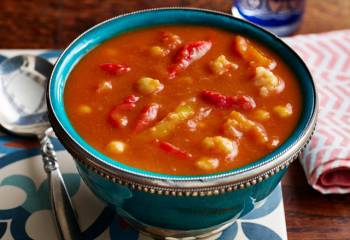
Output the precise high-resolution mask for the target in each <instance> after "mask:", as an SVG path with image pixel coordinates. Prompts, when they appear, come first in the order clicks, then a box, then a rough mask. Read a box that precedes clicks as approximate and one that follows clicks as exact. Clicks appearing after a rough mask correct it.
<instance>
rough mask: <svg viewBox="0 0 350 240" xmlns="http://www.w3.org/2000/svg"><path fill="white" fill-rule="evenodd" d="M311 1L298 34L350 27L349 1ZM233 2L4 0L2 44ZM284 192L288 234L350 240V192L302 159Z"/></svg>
mask: <svg viewBox="0 0 350 240" xmlns="http://www.w3.org/2000/svg"><path fill="white" fill-rule="evenodd" d="M306 2H307V5H306V13H305V17H304V21H303V23H302V25H301V28H300V29H299V31H298V32H297V33H299V34H305V33H319V32H325V31H330V30H338V29H345V28H350V0H306ZM231 4H232V1H230V0H197V1H189V0H187V1H186V0H183V1H181V0H142V1H141V0H140V1H137V0H130V1H122V0H77V1H74V0H70V1H68V0H0V48H2V49H9V48H46V49H48V48H65V47H66V46H67V45H68V44H69V43H70V42H71V41H72V40H73V39H74V38H75V37H77V36H78V35H79V34H80V33H82V32H83V31H85V30H86V29H88V28H90V27H91V26H93V25H95V24H96V23H99V22H101V21H103V20H105V19H107V18H110V17H113V16H116V15H118V14H121V13H125V12H130V11H134V10H140V9H146V8H154V7H166V6H191V7H200V8H208V9H213V10H219V11H223V12H230V10H231ZM349 67H350V66H349ZM316 80H317V79H316ZM283 194H284V206H285V211H286V221H287V228H288V237H289V239H297V240H299V239H300V240H307V239H312V240H315V239H339V240H344V239H350V195H333V196H332V195H327V196H326V195H321V194H320V193H318V192H316V191H315V190H313V189H312V188H311V187H310V186H309V185H308V184H307V181H306V179H305V176H304V172H303V169H302V168H301V166H300V164H299V163H298V162H296V163H294V164H292V166H291V167H290V169H289V171H288V173H287V174H286V176H285V177H284V179H283Z"/></svg>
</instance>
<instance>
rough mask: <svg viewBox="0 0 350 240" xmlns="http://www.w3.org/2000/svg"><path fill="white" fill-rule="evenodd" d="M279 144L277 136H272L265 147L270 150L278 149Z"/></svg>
mask: <svg viewBox="0 0 350 240" xmlns="http://www.w3.org/2000/svg"><path fill="white" fill-rule="evenodd" d="M279 144H280V140H279V138H278V137H277V136H274V137H272V138H271V140H270V141H269V143H268V145H267V147H268V148H269V149H271V150H272V149H275V148H276V147H278V145H279Z"/></svg>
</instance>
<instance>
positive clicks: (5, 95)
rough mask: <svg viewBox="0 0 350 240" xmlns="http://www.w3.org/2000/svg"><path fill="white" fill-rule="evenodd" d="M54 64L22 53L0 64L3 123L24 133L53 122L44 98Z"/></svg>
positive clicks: (0, 117)
mask: <svg viewBox="0 0 350 240" xmlns="http://www.w3.org/2000/svg"><path fill="white" fill-rule="evenodd" d="M52 69H53V65H52V64H51V63H50V62H48V61H46V60H45V59H42V58H40V57H36V56H30V55H22V56H16V57H13V58H9V59H7V60H4V61H3V62H2V63H1V64H0V106H1V111H0V125H1V126H2V127H3V128H5V129H6V130H7V131H9V132H11V133H13V134H16V135H21V136H35V135H36V136H38V135H40V134H42V133H43V132H44V131H45V130H46V129H47V128H49V127H50V123H49V121H48V117H47V108H46V101H45V88H46V80H47V78H48V77H49V76H50V74H51V72H52Z"/></svg>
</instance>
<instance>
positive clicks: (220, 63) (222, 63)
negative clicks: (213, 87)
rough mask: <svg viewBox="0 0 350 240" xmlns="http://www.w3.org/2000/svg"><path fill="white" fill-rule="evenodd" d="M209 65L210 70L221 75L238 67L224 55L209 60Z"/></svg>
mask: <svg viewBox="0 0 350 240" xmlns="http://www.w3.org/2000/svg"><path fill="white" fill-rule="evenodd" d="M209 66H210V69H211V71H212V72H213V73H215V74H217V75H222V74H224V73H226V72H228V71H231V70H236V69H237V68H238V65H237V64H235V63H232V62H230V61H229V60H227V58H226V57H225V55H220V56H219V57H217V58H216V59H215V60H214V61H211V62H210V65H209Z"/></svg>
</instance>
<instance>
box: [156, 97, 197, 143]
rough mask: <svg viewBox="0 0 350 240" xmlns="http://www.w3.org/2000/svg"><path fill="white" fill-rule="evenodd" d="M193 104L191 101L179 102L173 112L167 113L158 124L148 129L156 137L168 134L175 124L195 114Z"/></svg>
mask: <svg viewBox="0 0 350 240" xmlns="http://www.w3.org/2000/svg"><path fill="white" fill-rule="evenodd" d="M193 105H194V102H193V101H187V102H183V103H181V104H180V105H179V106H178V107H177V108H176V109H175V110H174V111H173V112H170V113H168V115H166V116H165V117H164V118H163V119H162V120H161V121H160V122H158V124H156V125H155V126H153V127H152V128H151V129H150V131H151V133H152V135H153V136H154V137H156V138H162V137H166V136H168V135H169V134H170V133H171V132H172V131H173V130H174V129H175V128H176V126H177V125H179V124H180V123H182V122H184V121H186V120H187V119H188V118H190V117H192V116H193V115H194V114H195V111H194V106H193Z"/></svg>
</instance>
